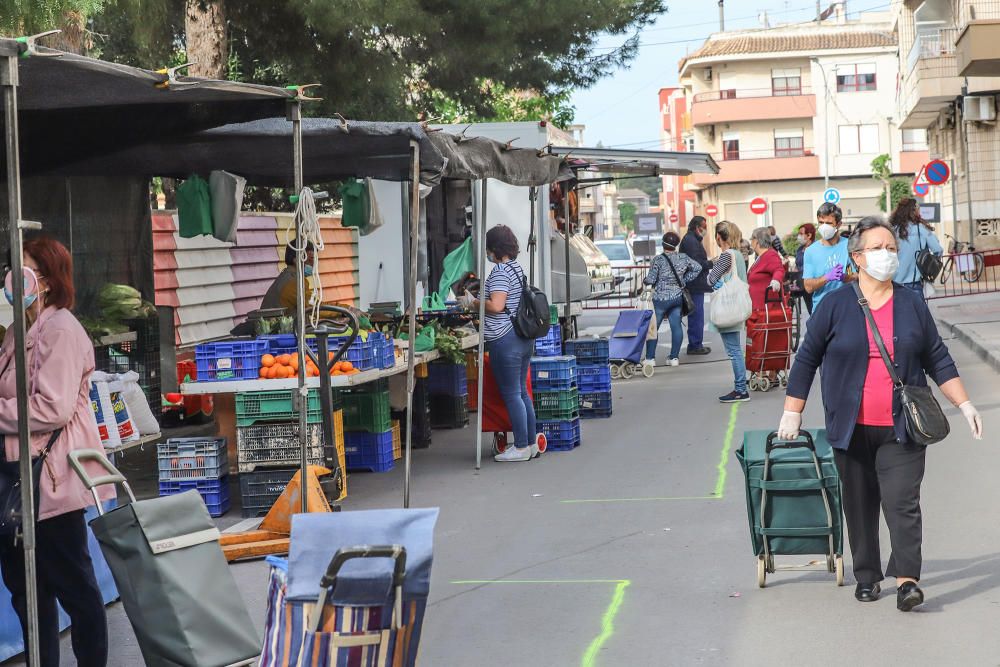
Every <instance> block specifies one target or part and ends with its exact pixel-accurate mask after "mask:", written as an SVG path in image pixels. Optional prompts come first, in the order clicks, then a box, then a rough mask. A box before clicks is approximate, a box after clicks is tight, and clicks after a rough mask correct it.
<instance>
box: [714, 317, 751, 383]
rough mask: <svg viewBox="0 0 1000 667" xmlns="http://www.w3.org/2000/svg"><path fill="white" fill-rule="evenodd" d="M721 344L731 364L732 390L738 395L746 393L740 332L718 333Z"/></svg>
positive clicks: (745, 370) (745, 374) (745, 375)
mask: <svg viewBox="0 0 1000 667" xmlns="http://www.w3.org/2000/svg"><path fill="white" fill-rule="evenodd" d="M720 335H721V336H722V344H723V345H725V347H726V354H728V355H729V360H730V361H731V362H733V385H734V386H733V388H734V389H735V390H736V391H737V392H738V393H740V394H745V393H747V365H746V362H745V361H744V359H743V346H742V345H741V344H740V343H741V342H742V340H741V336H742V334H741V332H739V331H731V332H727V333H722V332H720Z"/></svg>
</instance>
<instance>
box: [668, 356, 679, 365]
mask: <svg viewBox="0 0 1000 667" xmlns="http://www.w3.org/2000/svg"><path fill="white" fill-rule="evenodd" d="M670 365H671V366H680V365H681V360H680V359H678V358H677V357H674V358H673V359H671V360H670Z"/></svg>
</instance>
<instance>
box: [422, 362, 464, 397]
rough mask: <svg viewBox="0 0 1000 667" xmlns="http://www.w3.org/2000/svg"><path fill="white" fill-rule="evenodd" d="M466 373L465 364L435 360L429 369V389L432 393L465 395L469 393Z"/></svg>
mask: <svg viewBox="0 0 1000 667" xmlns="http://www.w3.org/2000/svg"><path fill="white" fill-rule="evenodd" d="M465 374H466V370H465V366H463V365H460V364H449V363H441V362H435V363H433V364H431V365H430V368H429V371H428V376H427V391H429V392H430V393H431V395H442V396H465V395H466V394H468V393H469V382H468V379H467V378H466V376H465Z"/></svg>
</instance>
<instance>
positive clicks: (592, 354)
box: [563, 338, 609, 365]
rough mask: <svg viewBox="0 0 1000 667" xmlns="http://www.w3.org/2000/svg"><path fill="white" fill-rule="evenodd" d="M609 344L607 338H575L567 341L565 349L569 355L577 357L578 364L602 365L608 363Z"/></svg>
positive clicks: (564, 345)
mask: <svg viewBox="0 0 1000 667" xmlns="http://www.w3.org/2000/svg"><path fill="white" fill-rule="evenodd" d="M608 345H609V343H608V339H607V338H574V339H572V340H568V341H566V342H565V343H564V344H563V349H564V350H565V352H566V354H567V355H571V356H574V357H576V363H577V364H578V365H582V364H591V365H600V364H607V363H608V359H609V356H608V352H609V348H608Z"/></svg>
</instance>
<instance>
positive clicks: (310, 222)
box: [285, 188, 324, 327]
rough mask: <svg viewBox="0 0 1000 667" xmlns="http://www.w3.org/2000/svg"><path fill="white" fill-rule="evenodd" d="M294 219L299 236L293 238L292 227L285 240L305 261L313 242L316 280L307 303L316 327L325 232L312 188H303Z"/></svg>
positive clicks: (319, 303) (320, 293)
mask: <svg viewBox="0 0 1000 667" xmlns="http://www.w3.org/2000/svg"><path fill="white" fill-rule="evenodd" d="M293 219H294V222H295V225H294V229H295V230H296V232H297V237H296V238H291V231H292V227H288V228H286V229H285V240H286V242H287V243H288V245H289V247H291V248H292V249H293V250H294V251H295V252H296V253H297V254H298V256H299V258H300V259H301V260H302V261H303V262H306V261H308V250H309V245H310V244H311V245H312V247H313V261H312V275H313V278H314V280H313V290H312V296H311V297H309V303H308V304H307V312H308V316H309V323H310V324H312V326H313V327H316V326H318V325H319V316H320V305H321V304H322V303H323V281H322V280H321V279H320V275H319V255H320V252H322V250H323V248H324V245H323V232H322V230H321V229H320V227H319V217H318V216H317V215H316V200H315V199H314V197H313V191H312V190H311V189H309V188H302V192H301V193H300V194H299V202H298V204H296V205H295V216H294V218H293Z"/></svg>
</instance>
